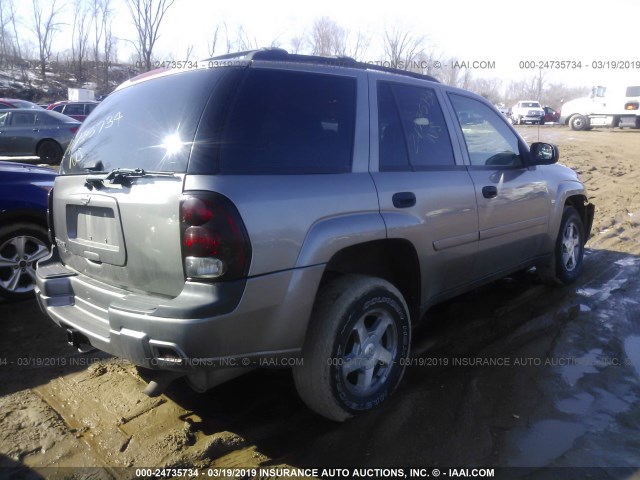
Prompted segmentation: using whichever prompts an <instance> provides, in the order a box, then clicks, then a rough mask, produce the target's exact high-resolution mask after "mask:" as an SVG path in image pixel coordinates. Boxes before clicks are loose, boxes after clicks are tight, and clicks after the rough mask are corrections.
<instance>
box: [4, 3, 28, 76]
mask: <svg viewBox="0 0 640 480" xmlns="http://www.w3.org/2000/svg"><path fill="white" fill-rule="evenodd" d="M6 1H7V3H6V5H8V7H9V19H10V21H11V26H12V27H13V37H14V40H15V43H14V52H13V56H14V58H17V59H19V60H22V49H21V48H20V37H19V36H18V26H17V22H18V20H17V18H18V17H17V15H16V6H15V4H14V3H13V0H6ZM21 63H22V65H23V67H22V70H23V76H24V77H26V76H27V75H26V72H25V70H24V62H21Z"/></svg>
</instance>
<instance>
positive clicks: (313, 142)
mask: <svg viewBox="0 0 640 480" xmlns="http://www.w3.org/2000/svg"><path fill="white" fill-rule="evenodd" d="M219 105H220V103H217V104H215V105H214V108H213V109H211V111H210V112H208V114H205V118H204V119H203V123H202V126H201V131H199V132H198V137H199V138H198V142H196V143H197V144H207V145H208V146H209V148H208V151H209V154H208V155H207V159H208V163H206V162H203V161H202V159H203V157H202V155H199V156H198V159H196V162H194V164H193V167H194V170H196V169H197V170H198V171H197V173H222V174H230V175H255V174H267V175H269V174H274V175H275V174H284V175H287V174H314V173H344V172H349V171H350V170H351V160H352V151H353V137H354V124H355V105H356V79H355V78H352V77H342V76H336V75H324V74H322V75H321V74H313V73H304V72H291V71H286V70H273V69H259V68H255V69H250V70H249V72H248V73H247V76H246V78H245V79H244V81H243V82H242V84H241V86H240V88H239V89H238V91H237V93H236V94H235V97H234V100H233V102H231V106H230V108H229V113H228V114H226V115H221V114H220V112H219V111H217V109H216V107H217V106H219ZM216 159H217V162H216V161H215V160H216ZM190 171H191V168H190Z"/></svg>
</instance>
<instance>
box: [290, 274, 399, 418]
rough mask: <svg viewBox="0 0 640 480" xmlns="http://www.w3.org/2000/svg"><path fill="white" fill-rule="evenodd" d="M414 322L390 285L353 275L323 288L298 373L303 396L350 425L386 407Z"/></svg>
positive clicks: (295, 375) (314, 407)
mask: <svg viewBox="0 0 640 480" xmlns="http://www.w3.org/2000/svg"><path fill="white" fill-rule="evenodd" d="M410 341H411V322H410V319H409V313H408V308H407V304H406V303H405V301H404V298H403V297H402V294H401V293H400V292H399V291H398V290H397V289H396V288H395V287H394V286H393V285H391V284H390V283H389V282H387V281H385V280H382V279H379V278H375V277H367V276H360V275H347V276H344V277H341V278H339V279H337V280H334V281H333V282H331V283H329V284H328V285H327V286H326V287H324V288H323V289H322V291H321V292H320V294H319V296H318V298H317V299H316V304H315V306H314V309H313V312H312V315H311V323H310V325H309V331H308V333H307V338H306V341H305V344H304V347H303V351H302V355H303V364H302V365H301V366H297V367H295V368H294V370H293V378H294V380H295V384H296V388H297V390H298V393H299V394H300V397H301V398H302V399H303V400H304V402H305V403H306V404H307V405H308V406H309V408H311V409H312V410H314V411H315V412H316V413H319V414H320V415H322V416H324V417H326V418H329V419H331V420H335V421H339V422H341V421H344V420H346V419H348V418H350V417H352V416H354V415H357V414H359V413H362V412H365V411H367V410H370V409H372V408H374V407H376V406H377V405H379V404H381V403H382V402H383V401H384V400H385V399H386V398H387V397H388V396H389V395H391V394H392V393H393V391H394V390H395V389H396V387H397V386H398V384H399V382H400V380H401V378H402V375H403V373H404V368H405V366H404V362H403V361H402V359H404V358H406V357H407V356H408V354H409V348H410Z"/></svg>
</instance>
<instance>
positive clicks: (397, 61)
mask: <svg viewBox="0 0 640 480" xmlns="http://www.w3.org/2000/svg"><path fill="white" fill-rule="evenodd" d="M423 44H424V36H423V35H418V36H416V35H413V34H412V33H411V32H410V31H409V30H406V31H404V30H402V29H400V28H396V27H394V28H393V29H391V30H389V29H387V30H385V32H384V54H385V60H387V61H389V62H390V63H391V66H392V67H394V68H400V69H401V70H411V69H413V68H412V67H413V65H414V64H415V63H416V59H417V58H419V56H420V54H421V53H423V51H424V46H423Z"/></svg>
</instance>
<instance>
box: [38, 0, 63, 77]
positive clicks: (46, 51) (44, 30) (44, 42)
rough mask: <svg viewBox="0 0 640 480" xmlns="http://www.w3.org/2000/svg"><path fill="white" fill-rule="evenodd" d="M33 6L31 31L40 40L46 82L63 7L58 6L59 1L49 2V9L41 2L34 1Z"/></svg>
mask: <svg viewBox="0 0 640 480" xmlns="http://www.w3.org/2000/svg"><path fill="white" fill-rule="evenodd" d="M32 5H33V19H32V20H33V23H32V24H31V30H32V31H33V33H34V34H35V35H36V38H37V39H38V53H39V59H40V77H41V79H42V81H43V82H44V81H45V78H46V77H45V70H46V63H47V61H48V60H49V58H50V57H51V42H52V40H53V36H54V34H55V32H57V31H58V30H59V28H60V26H61V25H62V23H60V22H58V20H57V19H58V16H59V15H60V13H61V12H62V10H63V7H62V5H58V0H49V2H48V5H47V6H48V7H49V8H46V7H44V6H43V5H42V3H41V0H32ZM45 8H46V10H45Z"/></svg>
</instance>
